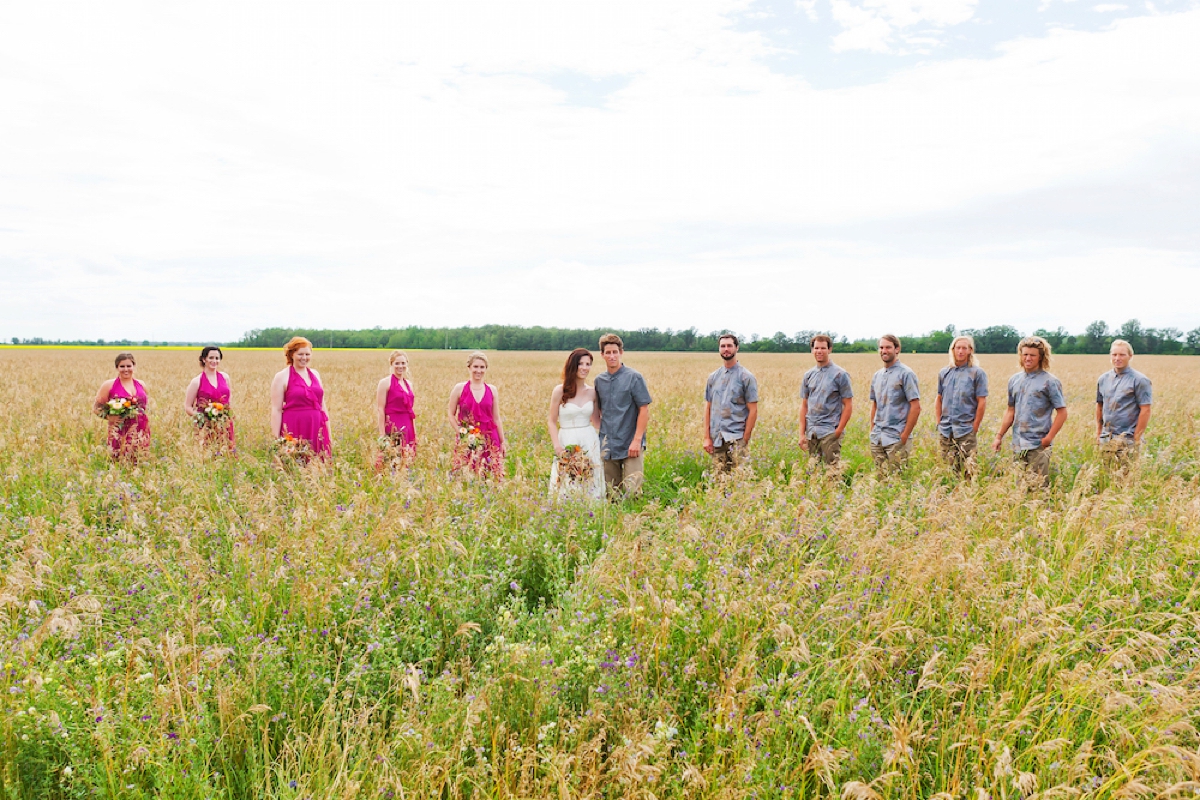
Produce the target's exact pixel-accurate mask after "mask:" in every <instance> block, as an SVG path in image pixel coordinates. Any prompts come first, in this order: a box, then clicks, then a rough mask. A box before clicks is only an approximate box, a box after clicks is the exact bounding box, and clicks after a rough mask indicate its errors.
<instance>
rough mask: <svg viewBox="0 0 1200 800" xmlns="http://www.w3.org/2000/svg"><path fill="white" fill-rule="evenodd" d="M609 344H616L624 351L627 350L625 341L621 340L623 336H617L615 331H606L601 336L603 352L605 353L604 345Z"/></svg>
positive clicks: (601, 351)
mask: <svg viewBox="0 0 1200 800" xmlns="http://www.w3.org/2000/svg"><path fill="white" fill-rule="evenodd" d="M609 344H615V345H616V346H617V347H618V348H620V350H621V352H622V353H624V352H625V343H624V342H622V341H621V337H620V336H617V335H616V334H615V333H606V334H604V335H603V336H601V337H600V353H601V354H603V353H604V346H605V345H609Z"/></svg>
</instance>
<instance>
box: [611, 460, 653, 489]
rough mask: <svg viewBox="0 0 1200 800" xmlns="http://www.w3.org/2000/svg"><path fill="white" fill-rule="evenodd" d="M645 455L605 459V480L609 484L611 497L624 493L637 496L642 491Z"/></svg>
mask: <svg viewBox="0 0 1200 800" xmlns="http://www.w3.org/2000/svg"><path fill="white" fill-rule="evenodd" d="M644 459H645V456H638V457H637V458H617V459H613V460H611V461H610V460H608V459H607V458H606V459H604V482H605V483H607V484H608V494H609V496H610V497H612V496H615V495H617V494H618V493H623V494H624V495H625V496H626V497H636V496H637V495H639V494H641V492H642V481H644V480H645V477H646V476H645V474H644V471H643V470H644V467H643V461H644Z"/></svg>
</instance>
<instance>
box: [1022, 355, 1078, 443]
mask: <svg viewBox="0 0 1200 800" xmlns="http://www.w3.org/2000/svg"><path fill="white" fill-rule="evenodd" d="M1008 405H1009V406H1010V407H1012V408H1014V409H1015V413H1014V415H1013V429H1012V431H1013V437H1012V438H1013V450H1016V451H1018V452H1022V451H1025V450H1036V449H1037V448H1039V447H1041V446H1042V439H1044V438H1046V435H1047V434H1048V433H1050V426H1051V425H1053V423H1054V419H1053V416H1054V409H1056V408H1066V406H1067V401H1066V400H1064V399H1063V391H1062V381H1060V380H1059V379H1058V378H1056V377H1054V376H1053V375H1051V374H1050V373H1049V372H1046V371H1045V370H1038V371H1037V372H1018V373H1017V374H1016V375H1013V376H1012V377H1011V378H1009V379H1008Z"/></svg>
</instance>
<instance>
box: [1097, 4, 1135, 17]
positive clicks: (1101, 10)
mask: <svg viewBox="0 0 1200 800" xmlns="http://www.w3.org/2000/svg"><path fill="white" fill-rule="evenodd" d="M1127 8H1129V6H1127V5H1125V4H1124V3H1097V4H1096V5H1095V6H1093V7H1092V11H1095V12H1097V13H1098V14H1111V13H1112V12H1114V11H1124V10H1125V9H1127Z"/></svg>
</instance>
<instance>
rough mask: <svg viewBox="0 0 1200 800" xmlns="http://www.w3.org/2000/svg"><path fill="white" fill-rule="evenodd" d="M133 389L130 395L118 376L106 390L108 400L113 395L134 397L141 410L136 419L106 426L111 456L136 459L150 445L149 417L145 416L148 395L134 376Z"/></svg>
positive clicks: (148, 400)
mask: <svg viewBox="0 0 1200 800" xmlns="http://www.w3.org/2000/svg"><path fill="white" fill-rule="evenodd" d="M133 390H134V391H133V394H132V395H131V394H129V392H127V391H125V387H124V386H123V385H121V380H120V378H118V379H117V380H115V381H113V385H112V388H111V389H109V391H108V397H109V399H110V400H111V399H112V398H114V397H132V398H134V400H135V401H136V402H137V404H138V407H139V408H140V409H141V411H142V413H140V414H138V415H137V418H136V419H127V420H122V421H121V422H120V423H118V424H115V425H114V424H110V425H109V426H108V449H109V451H110V452H111V453H112V457H113V458H128V459H131V460H133V461H136V460H137V457H138V455H139V454H140V453H141V452H142V451H144V450H146V449H147V448H149V447H150V418H149V417H148V416H146V410H147V408H148V406H149V404H150V397H149V395H147V394H146V387H145V386H143V385H142V382H141V381H139V380H137V379H136V378H135V379H134V381H133Z"/></svg>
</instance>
